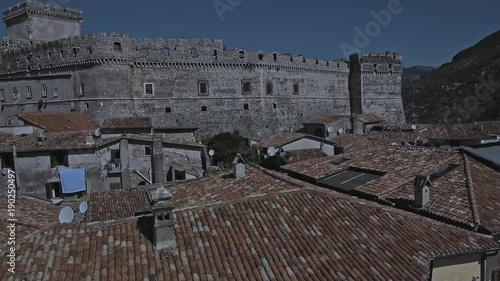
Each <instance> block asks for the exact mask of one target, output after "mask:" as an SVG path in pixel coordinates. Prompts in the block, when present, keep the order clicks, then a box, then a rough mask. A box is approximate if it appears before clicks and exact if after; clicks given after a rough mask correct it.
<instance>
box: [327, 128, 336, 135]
mask: <svg viewBox="0 0 500 281" xmlns="http://www.w3.org/2000/svg"><path fill="white" fill-rule="evenodd" d="M327 131H328V133H330V134H331V133H333V132H335V129H334V128H333V127H328V130H327Z"/></svg>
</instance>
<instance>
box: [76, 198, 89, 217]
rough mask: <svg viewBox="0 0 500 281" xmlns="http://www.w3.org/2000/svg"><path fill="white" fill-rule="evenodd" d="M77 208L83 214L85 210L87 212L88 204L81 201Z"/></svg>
mask: <svg viewBox="0 0 500 281" xmlns="http://www.w3.org/2000/svg"><path fill="white" fill-rule="evenodd" d="M78 209H79V210H80V213H82V214H85V212H87V210H88V209H89V204H88V203H87V202H85V201H83V202H82V203H80V206H79V207H78Z"/></svg>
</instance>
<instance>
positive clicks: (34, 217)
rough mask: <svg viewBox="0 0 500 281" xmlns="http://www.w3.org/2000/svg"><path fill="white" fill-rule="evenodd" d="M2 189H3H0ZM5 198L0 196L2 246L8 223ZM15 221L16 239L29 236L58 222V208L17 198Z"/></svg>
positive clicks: (28, 198) (0, 237) (0, 236)
mask: <svg viewBox="0 0 500 281" xmlns="http://www.w3.org/2000/svg"><path fill="white" fill-rule="evenodd" d="M2 188H3V187H2ZM7 199H8V198H7V196H0V208H1V210H2V211H1V213H0V214H1V215H2V217H3V218H4V219H2V220H0V228H1V229H3V231H1V232H0V239H1V241H2V242H0V243H1V244H4V243H6V242H7V237H8V233H7V225H8V221H7V219H6V218H8V217H9V216H8V208H7V207H8V204H7V203H8V201H7ZM15 207H16V208H15V211H14V215H15V217H13V218H15V219H17V223H16V238H17V239H19V240H21V239H22V238H24V237H26V236H29V235H31V234H33V233H35V232H37V231H39V230H42V229H45V228H46V227H48V226H50V225H51V224H53V223H57V222H58V217H59V211H60V210H61V208H60V207H58V206H55V205H53V204H52V203H51V202H48V201H44V200H40V199H35V198H30V197H17V198H16V202H15Z"/></svg>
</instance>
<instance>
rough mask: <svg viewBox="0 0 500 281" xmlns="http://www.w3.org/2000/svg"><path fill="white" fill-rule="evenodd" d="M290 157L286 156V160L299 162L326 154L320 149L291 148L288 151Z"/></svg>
mask: <svg viewBox="0 0 500 281" xmlns="http://www.w3.org/2000/svg"><path fill="white" fill-rule="evenodd" d="M288 153H289V154H290V157H288V161H289V162H290V163H293V162H301V161H306V160H310V159H319V158H323V157H326V156H327V155H326V154H325V153H324V152H323V151H321V150H320V149H302V150H293V151H289V152H288Z"/></svg>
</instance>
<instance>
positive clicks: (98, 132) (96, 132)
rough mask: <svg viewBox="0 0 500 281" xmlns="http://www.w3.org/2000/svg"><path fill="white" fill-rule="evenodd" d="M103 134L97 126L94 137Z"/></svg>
mask: <svg viewBox="0 0 500 281" xmlns="http://www.w3.org/2000/svg"><path fill="white" fill-rule="evenodd" d="M100 136H101V128H97V129H95V130H94V137H96V138H98V137H100Z"/></svg>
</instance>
